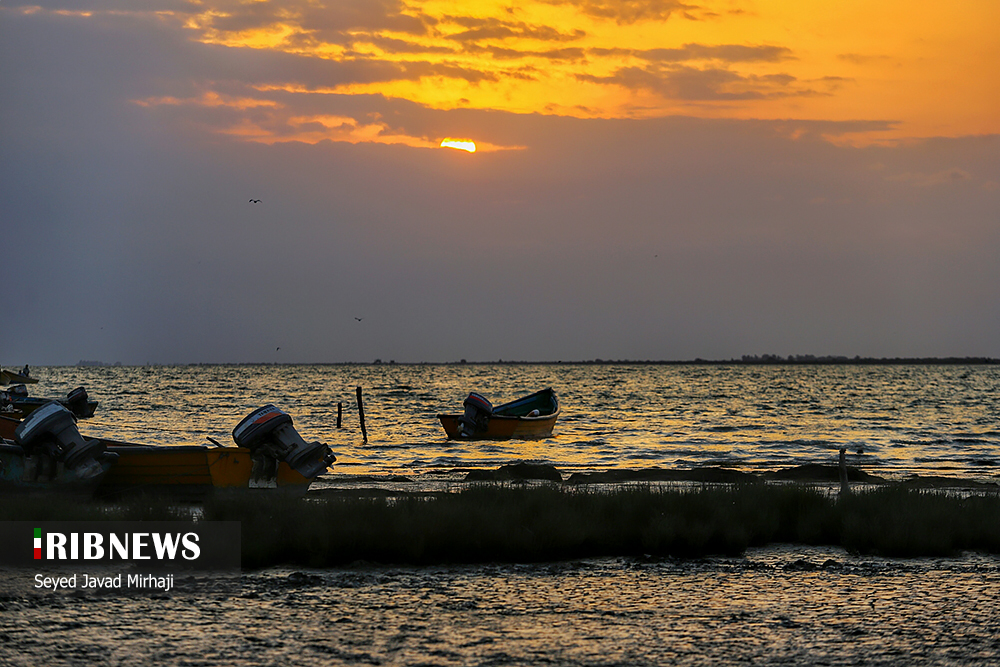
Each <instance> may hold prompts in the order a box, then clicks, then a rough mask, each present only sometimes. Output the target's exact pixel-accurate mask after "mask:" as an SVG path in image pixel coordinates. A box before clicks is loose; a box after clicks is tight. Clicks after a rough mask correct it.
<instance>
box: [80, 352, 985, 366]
mask: <svg viewBox="0 0 1000 667" xmlns="http://www.w3.org/2000/svg"><path fill="white" fill-rule="evenodd" d="M995 365H1000V359H996V358H993V357H860V356H856V357H834V356H823V357H816V356H813V355H796V356H788V357H781V356H778V355H769V354H765V355H762V356H756V355H755V356H743V357H741V358H740V359H700V358H696V359H687V360H651V359H646V360H638V359H585V360H578V361H511V360H504V359H498V360H496V361H466V360H465V359H461V360H459V361H404V362H396V361H395V360H390V361H382V360H381V359H376V360H375V361H325V362H273V361H245V362H196V363H187V364H185V363H174V364H161V363H147V364H123V363H121V362H115V363H104V362H100V361H80V362H78V363H76V364H75V365H74V366H76V367H84V368H87V367H91V368H114V367H122V366H134V367H151V366H165V367H169V366H995Z"/></svg>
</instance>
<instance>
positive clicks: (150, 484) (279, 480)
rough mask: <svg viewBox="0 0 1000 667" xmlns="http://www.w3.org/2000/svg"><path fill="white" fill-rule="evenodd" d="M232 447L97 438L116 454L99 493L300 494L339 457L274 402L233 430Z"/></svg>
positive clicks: (196, 496) (248, 416)
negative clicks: (305, 434) (308, 437)
mask: <svg viewBox="0 0 1000 667" xmlns="http://www.w3.org/2000/svg"><path fill="white" fill-rule="evenodd" d="M233 440H234V441H235V442H236V447H222V446H220V445H217V446H214V447H209V446H208V445H160V446H157V445H136V444H132V443H128V442H118V441H114V440H101V442H102V443H103V444H104V445H105V447H106V448H107V451H109V452H112V453H114V454H117V455H118V462H117V463H116V464H115V465H114V467H112V468H111V470H110V471H109V472H108V474H107V476H105V478H104V481H103V482H102V483H101V486H100V487H99V488H98V494H99V495H120V494H122V493H125V492H136V491H138V492H143V493H144V492H152V493H161V492H166V493H169V494H171V495H180V496H182V497H190V498H199V497H203V496H205V495H207V494H209V493H216V492H229V491H236V490H245V489H272V490H274V489H276V490H278V491H282V492H285V493H289V494H291V495H302V494H304V493H305V492H306V491H307V490H308V489H309V485H310V484H311V483H312V481H313V480H314V479H315V478H316V477H317V476H319V475H320V474H321V473H323V472H324V471H326V469H327V468H328V467H329V466H330V465H331V464H332V463H333V462H334V461H336V460H337V457H336V456H334V454H333V452H332V451H330V448H329V447H327V446H326V445H324V444H322V443H320V442H306V441H305V440H303V439H302V437H301V436H300V435H299V434H298V432H297V431H296V430H295V428H294V427H293V426H292V418H291V417H289V416H288V415H287V414H286V413H284V412H282V411H281V410H279V409H278V408H276V407H274V406H273V405H266V406H264V407H262V408H258V409H257V410H254V411H253V412H251V413H250V414H249V415H247V416H246V417H244V418H243V420H242V421H241V422H240V423H239V424H238V425H237V426H236V428H234V429H233Z"/></svg>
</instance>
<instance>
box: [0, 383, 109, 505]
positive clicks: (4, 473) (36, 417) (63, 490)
mask: <svg viewBox="0 0 1000 667" xmlns="http://www.w3.org/2000/svg"><path fill="white" fill-rule="evenodd" d="M13 436H14V437H13V439H12V440H8V439H6V438H4V440H3V441H2V442H0V495H14V494H16V495H22V494H41V495H71V496H74V497H84V498H87V497H90V496H91V495H93V493H94V492H95V491H96V489H97V487H98V486H99V485H100V484H101V482H102V481H103V479H104V477H105V476H106V475H107V474H108V472H109V471H110V470H111V469H112V468H113V467H114V465H115V462H116V461H117V458H118V457H117V455H115V454H114V453H112V452H108V451H107V450H106V448H105V447H104V445H102V444H101V443H100V442H98V441H97V440H94V439H88V438H84V437H83V436H81V435H80V432H79V431H78V430H77V429H76V419H75V418H74V417H73V414H72V413H71V412H70V411H69V410H67V409H66V408H65V407H64V406H62V405H60V404H59V403H56V402H50V403H48V404H47V405H45V406H43V407H42V408H40V409H38V410H35V411H34V413H32V415H31V416H30V417H28V418H26V419H25V420H24V421H17V426H16V427H15V428H14V433H13Z"/></svg>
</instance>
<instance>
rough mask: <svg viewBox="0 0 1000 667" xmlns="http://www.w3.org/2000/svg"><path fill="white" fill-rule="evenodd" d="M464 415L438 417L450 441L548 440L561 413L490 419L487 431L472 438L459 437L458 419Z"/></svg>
mask: <svg viewBox="0 0 1000 667" xmlns="http://www.w3.org/2000/svg"><path fill="white" fill-rule="evenodd" d="M461 416H462V415H438V419H440V420H441V425H442V426H443V427H444V431H445V433H447V434H448V439H449V440H514V439H517V440H537V439H539V438H548V437H549V436H551V435H552V429H553V428H554V427H555V425H556V419H557V418H558V417H559V413H556V414H552V415H546V416H544V417H502V416H501V417H490V422H489V425H488V426H487V429H486V430H485V431H480V432H478V433H476V434H475V435H473V436H472V437H471V438H460V437H459V425H458V418H459V417H461Z"/></svg>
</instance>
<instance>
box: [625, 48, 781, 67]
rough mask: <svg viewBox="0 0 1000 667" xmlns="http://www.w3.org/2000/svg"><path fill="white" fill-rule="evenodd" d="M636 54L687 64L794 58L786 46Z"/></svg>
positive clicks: (660, 51) (659, 50)
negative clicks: (698, 61)
mask: <svg viewBox="0 0 1000 667" xmlns="http://www.w3.org/2000/svg"><path fill="white" fill-rule="evenodd" d="M634 54H635V55H636V56H638V57H640V58H644V59H646V60H649V61H651V62H685V61H689V60H721V61H724V62H730V63H737V62H780V61H783V60H789V59H791V58H792V57H793V54H792V51H791V49H789V48H786V47H784V46H770V45H759V46H749V45H743V44H718V45H706V44H685V45H684V46H682V47H680V48H677V49H648V50H645V51H636V52H634Z"/></svg>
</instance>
